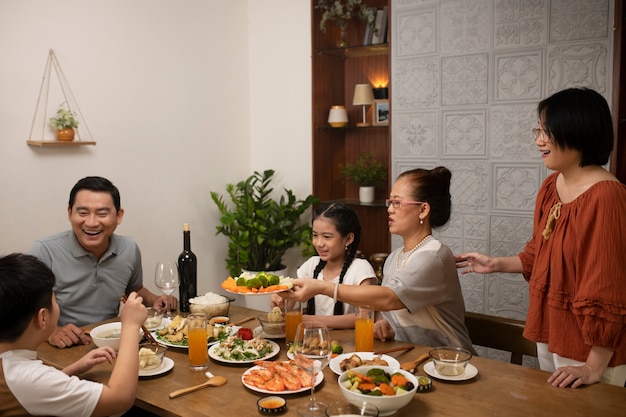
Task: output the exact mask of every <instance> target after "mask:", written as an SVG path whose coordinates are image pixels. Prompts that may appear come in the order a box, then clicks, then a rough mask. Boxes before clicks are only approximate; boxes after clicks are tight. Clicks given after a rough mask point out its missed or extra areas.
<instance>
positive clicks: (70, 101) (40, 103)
mask: <svg viewBox="0 0 626 417" xmlns="http://www.w3.org/2000/svg"><path fill="white" fill-rule="evenodd" d="M52 69H54V72H55V74H56V76H57V79H58V81H59V84H60V87H61V93H62V95H63V99H64V100H65V105H66V106H67V109H68V110H69V111H73V112H75V113H76V119H77V120H78V121H79V126H80V125H82V126H84V127H85V132H86V138H85V139H84V140H83V137H82V135H81V128H80V127H76V128H74V130H75V131H76V137H77V139H76V140H73V141H70V142H65V141H59V140H56V139H45V138H44V133H45V131H46V128H47V127H48V126H49V122H48V120H47V117H46V114H47V112H48V111H49V109H48V99H49V95H50V75H51V72H52ZM42 94H44V95H45V96H44V97H43V100H42ZM39 113H41V116H40V120H39V119H38V116H37V115H38V114H39ZM36 126H37V127H41V137H40V138H39V139H37V138H34V137H33V131H34V130H35V127H36ZM26 143H27V144H28V145H30V146H50V147H64V146H82V145H95V144H96V142H95V141H94V140H93V138H92V136H91V132H90V131H89V127H88V126H87V122H86V121H85V118H84V117H83V114H82V112H81V111H80V107H79V106H78V102H77V101H76V99H75V98H74V94H73V93H72V90H71V88H70V85H69V83H68V82H67V79H66V78H65V75H64V74H63V70H62V69H61V65H60V64H59V61H58V59H57V57H56V55H55V54H54V51H53V50H52V49H50V51H49V52H48V60H47V61H46V68H45V69H44V73H43V79H42V80H41V87H40V88H39V97H37V105H36V107H35V114H34V115H33V123H32V125H31V127H30V135H29V139H28V140H27V141H26Z"/></svg>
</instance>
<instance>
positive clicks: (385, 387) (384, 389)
mask: <svg viewBox="0 0 626 417" xmlns="http://www.w3.org/2000/svg"><path fill="white" fill-rule="evenodd" d="M378 388H380V390H381V391H382V393H383V395H396V392H395V391H394V390H393V388H391V387H390V386H389V385H387V384H385V383H384V382H383V383H382V384H380V385H379V386H378Z"/></svg>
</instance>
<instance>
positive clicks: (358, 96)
mask: <svg viewBox="0 0 626 417" xmlns="http://www.w3.org/2000/svg"><path fill="white" fill-rule="evenodd" d="M373 103H374V92H373V91H372V86H371V85H369V84H357V85H356V86H355V87H354V97H353V98H352V104H353V105H355V106H367V105H369V104H373Z"/></svg>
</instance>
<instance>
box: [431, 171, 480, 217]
mask: <svg viewBox="0 0 626 417" xmlns="http://www.w3.org/2000/svg"><path fill="white" fill-rule="evenodd" d="M441 165H443V166H445V167H447V168H448V169H449V170H450V171H452V183H451V184H450V194H451V195H452V201H454V208H455V210H458V211H461V212H470V213H475V212H482V213H486V212H487V210H488V208H489V201H488V196H489V193H488V189H489V188H488V184H489V168H488V163H487V162H480V161H473V162H470V161H468V162H461V161H450V160H447V161H442V163H441Z"/></svg>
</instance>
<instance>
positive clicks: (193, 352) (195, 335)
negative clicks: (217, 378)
mask: <svg viewBox="0 0 626 417" xmlns="http://www.w3.org/2000/svg"><path fill="white" fill-rule="evenodd" d="M206 324H207V321H206V316H205V315H204V314H189V315H188V316H187V326H189V327H188V328H187V329H188V332H187V342H188V346H189V369H191V370H192V371H204V370H205V369H206V368H207V366H208V365H207V362H208V361H209V349H208V347H207V326H206Z"/></svg>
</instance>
